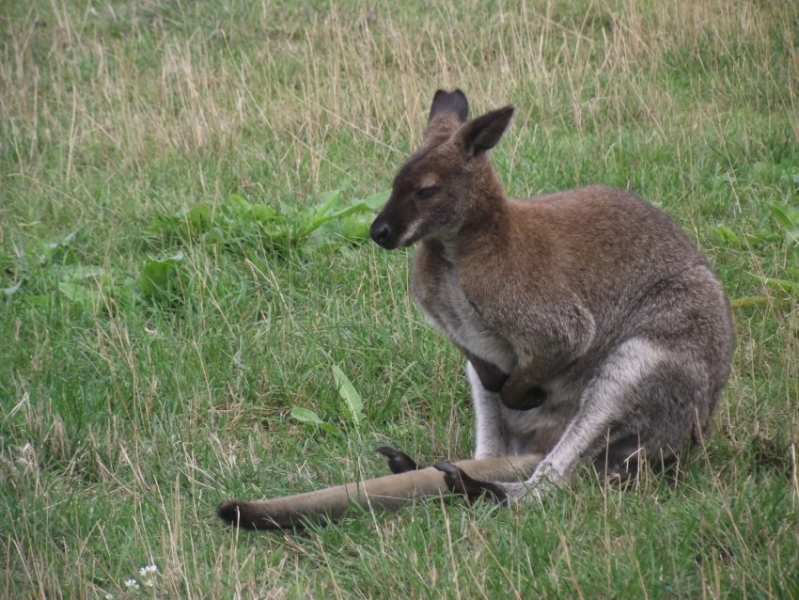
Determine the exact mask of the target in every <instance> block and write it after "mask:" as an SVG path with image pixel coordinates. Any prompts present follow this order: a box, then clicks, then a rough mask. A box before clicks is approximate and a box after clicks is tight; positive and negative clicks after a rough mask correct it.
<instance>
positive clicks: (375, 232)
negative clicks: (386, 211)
mask: <svg viewBox="0 0 799 600" xmlns="http://www.w3.org/2000/svg"><path fill="white" fill-rule="evenodd" d="M369 235H371V236H372V239H373V240H374V241H375V242H376V243H377V244H378V245H380V246H382V247H383V248H388V249H389V250H390V249H392V248H393V247H394V245H393V244H392V238H393V237H394V236H393V235H392V232H391V225H389V224H388V223H387V222H386V221H383V220H381V219H377V220H375V222H374V223H372V227H371V228H370V229H369Z"/></svg>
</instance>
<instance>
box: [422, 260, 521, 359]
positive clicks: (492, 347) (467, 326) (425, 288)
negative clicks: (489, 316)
mask: <svg viewBox="0 0 799 600" xmlns="http://www.w3.org/2000/svg"><path fill="white" fill-rule="evenodd" d="M436 263H437V264H436V265H435V266H436V268H435V269H434V270H432V271H431V269H430V268H429V267H428V269H427V270H425V271H422V269H421V268H420V267H418V266H417V267H415V268H414V274H413V279H412V291H413V295H414V298H415V299H416V301H417V303H418V304H419V306H420V307H421V308H422V310H423V311H424V313H425V316H426V317H427V319H428V321H430V323H431V324H432V325H433V326H434V327H435V328H436V329H438V330H439V331H441V332H442V333H443V334H444V335H445V336H447V337H448V338H449V339H450V340H452V341H453V342H454V343H456V344H457V345H459V346H461V347H463V348H465V349H466V350H468V351H469V352H471V353H472V354H474V355H475V356H478V357H480V358H482V359H483V360H485V361H487V362H489V363H491V364H494V365H496V366H497V367H499V368H500V369H502V370H503V371H505V372H506V373H510V372H511V371H512V370H513V368H514V367H515V366H516V362H517V356H516V352H515V351H514V349H513V347H512V346H511V344H510V342H509V341H508V340H506V339H504V338H503V337H501V336H500V335H498V334H497V333H496V328H495V327H492V326H491V325H490V324H489V323H487V322H486V321H485V319H484V318H483V317H482V315H481V314H480V312H479V310H478V308H477V307H475V306H474V305H473V304H472V303H471V302H470V301H469V299H468V298H467V297H466V294H465V293H464V291H463V288H462V287H461V285H460V281H459V277H458V273H457V270H456V269H455V268H454V267H453V266H452V265H450V264H448V263H446V262H445V261H443V260H439V261H436ZM428 265H429V263H428ZM420 271H422V272H420Z"/></svg>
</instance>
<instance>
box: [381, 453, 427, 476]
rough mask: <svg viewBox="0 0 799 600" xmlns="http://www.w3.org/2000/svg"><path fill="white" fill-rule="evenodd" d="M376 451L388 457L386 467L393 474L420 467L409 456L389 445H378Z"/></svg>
mask: <svg viewBox="0 0 799 600" xmlns="http://www.w3.org/2000/svg"><path fill="white" fill-rule="evenodd" d="M377 451H378V452H379V453H380V454H382V455H383V456H385V457H386V458H387V459H388V468H389V469H391V472H392V473H394V474H395V475H399V474H400V473H407V472H408V471H418V470H419V469H420V468H421V467H419V465H417V464H416V462H415V461H414V460H413V459H412V458H411V457H410V456H408V455H407V454H405V453H404V452H400V451H399V450H397V449H396V448H392V447H391V446H380V447H379V448H378V449H377Z"/></svg>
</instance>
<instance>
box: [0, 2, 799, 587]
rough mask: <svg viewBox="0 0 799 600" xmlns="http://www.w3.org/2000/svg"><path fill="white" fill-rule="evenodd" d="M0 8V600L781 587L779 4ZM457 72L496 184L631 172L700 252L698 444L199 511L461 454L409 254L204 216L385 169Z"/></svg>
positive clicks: (798, 401) (454, 403)
mask: <svg viewBox="0 0 799 600" xmlns="http://www.w3.org/2000/svg"><path fill="white" fill-rule="evenodd" d="M0 29H1V30H2V37H0V136H2V137H0V340H3V341H2V343H0V403H1V405H2V417H0V561H1V564H2V568H0V595H2V596H3V597H8V598H12V597H13V598H17V597H47V598H58V597H67V598H78V597H80V598H83V597H87V598H102V597H105V595H106V594H112V595H113V596H114V597H117V598H136V597H159V598H170V597H175V598H190V597H220V598H224V597H264V598H284V597H285V598H298V597H299V598H305V597H330V596H334V597H341V598H348V597H411V598H427V597H430V598H440V597H466V598H473V597H474V598H481V597H482V598H493V597H564V598H574V597H581V598H592V597H615V598H640V597H648V598H675V597H679V598H683V597H685V598H700V597H701V598H722V597H723V598H739V597H741V598H743V597H749V598H789V597H799V566H798V565H799V484H798V483H797V460H796V454H797V442H798V441H799V439H798V436H797V431H799V306H798V305H797V300H798V299H799V294H797V293H796V289H797V288H799V272H797V271H796V270H795V269H796V268H797V266H799V244H797V243H796V241H795V239H793V238H792V237H791V235H790V230H791V227H792V224H796V225H799V217H796V215H795V213H791V210H795V209H797V208H799V142H798V141H797V140H798V139H799V7H797V5H796V3H795V2H792V1H790V0H777V1H774V2H766V3H764V2H756V1H754V0H732V1H728V0H725V1H721V0H705V1H703V2H688V1H687V0H677V1H675V2H669V3H656V2H655V3H650V2H646V3H645V2H632V1H629V0H619V1H610V0H594V1H589V0H571V1H568V2H558V3H554V2H538V1H535V2H532V1H531V2H514V1H511V2H501V3H496V2H478V1H467V2H465V3H463V2H461V3H455V2H451V1H449V0H447V1H445V2H441V3H433V4H431V3H423V2H412V3H408V4H405V5H404V6H402V7H400V6H399V5H396V6H395V5H394V4H391V3H386V2H383V3H378V4H374V3H363V2H359V1H357V0H355V1H347V2H341V3H325V2H316V1H311V0H308V1H306V2H301V3H288V2H273V3H243V2H242V3H235V2H226V1H222V0H209V1H207V2H185V1H180V0H175V1H163V2H156V1H155V0H133V1H122V0H112V1H109V2H104V3H89V2H83V1H74V2H70V1H68V0H51V1H50V2H45V1H42V0H32V1H31V2H27V3H21V2H19V3H18V2H6V3H3V4H2V7H1V8H0ZM454 86H458V87H461V88H462V89H464V90H466V92H467V93H468V94H469V96H470V99H471V100H472V104H473V107H474V109H473V110H474V112H475V113H477V112H480V111H484V110H488V109H490V108H496V107H499V106H502V105H504V104H506V103H508V102H512V103H514V104H515V105H516V106H517V109H518V113H517V114H518V116H517V118H516V120H515V122H514V125H513V127H512V128H511V130H510V131H509V132H508V134H507V135H506V137H505V139H504V140H503V142H502V144H501V145H500V147H499V148H498V149H497V150H496V151H495V152H494V160H495V163H496V165H497V168H498V170H499V172H500V176H501V179H502V180H503V181H504V182H505V183H506V185H507V187H508V190H509V192H510V193H511V194H513V195H517V196H526V195H532V194H535V193H538V192H541V191H549V190H555V189H562V188H567V187H572V186H576V185H581V184H587V183H595V182H604V183H608V184H613V185H618V186H622V187H629V188H631V189H634V190H636V191H637V192H639V193H640V194H642V195H643V196H645V197H647V198H648V199H650V200H651V201H653V202H654V203H656V204H658V205H659V206H661V207H663V208H664V209H665V210H666V211H667V212H669V213H670V214H671V215H673V216H674V217H675V219H677V221H678V222H679V223H681V224H682V225H683V226H684V227H685V228H686V230H687V231H688V232H689V234H690V235H691V237H692V238H693V239H695V240H696V241H697V242H698V243H699V244H700V246H701V247H702V248H703V249H704V250H705V252H706V253H707V255H708V256H709V258H710V260H711V262H712V263H713V264H714V266H715V268H716V269H717V271H718V273H719V274H720V276H721V278H722V280H723V282H724V285H725V287H726V289H727V291H728V293H729V295H730V297H731V298H732V299H733V300H735V301H737V304H738V305H739V308H737V309H736V314H735V316H736V321H737V329H738V351H737V354H736V358H735V367H734V372H733V376H732V378H731V381H730V384H729V386H728V388H727V390H726V392H725V396H724V400H723V402H722V405H721V406H720V408H719V411H718V413H717V417H716V427H715V433H714V436H713V437H712V439H710V440H708V442H707V445H706V446H705V447H704V448H699V449H696V450H695V451H694V452H692V453H691V454H690V456H688V457H687V458H686V460H685V462H684V463H683V464H682V465H681V469H680V473H679V476H678V477H677V478H676V480H672V479H669V478H667V477H661V476H655V475H647V476H646V477H644V479H643V480H642V482H641V484H640V486H639V487H638V488H637V489H636V490H634V491H630V492H624V493H623V492H619V491H616V490H607V489H603V488H602V487H601V486H599V485H597V484H596V482H595V481H594V480H593V478H592V476H591V474H590V473H588V472H585V473H582V474H581V476H580V478H579V479H578V481H577V482H576V484H575V485H574V487H573V488H570V489H568V490H562V491H560V492H558V493H557V494H555V495H554V496H553V497H552V498H551V499H550V500H548V501H547V502H546V503H545V504H544V505H542V506H531V507H529V508H528V509H527V510H525V509H519V510H512V511H501V510H494V509H492V508H491V507H488V506H480V507H475V508H473V509H470V508H467V507H464V506H462V505H459V504H454V505H449V506H442V504H441V503H440V502H427V503H420V504H417V505H414V506H408V507H407V508H404V509H402V510H400V511H399V512H397V513H393V514H387V513H379V514H376V515H368V514H361V515H354V516H353V518H351V519H347V520H346V521H344V522H343V523H341V524H339V525H335V526H331V527H328V528H324V529H318V530H312V531H309V532H306V533H301V534H295V535H292V534H288V535H259V534H245V533H241V534H237V533H236V532H232V531H230V530H228V529H226V528H224V527H222V526H221V525H220V524H219V523H218V522H217V521H216V518H215V516H214V510H215V507H216V505H217V503H218V502H220V501H221V500H223V499H227V498H231V497H242V498H255V497H270V496H276V495H285V494H291V493H296V492H300V491H306V490H311V489H317V488H319V487H322V486H327V485H331V484H336V483H342V482H344V481H349V480H352V479H353V478H357V477H368V476H375V475H377V474H382V473H384V472H385V466H384V465H383V464H382V463H381V461H380V460H379V459H378V457H377V455H376V454H375V453H374V451H373V450H374V448H375V447H376V446H378V445H380V444H383V443H391V444H394V445H396V446H397V447H399V448H402V449H404V450H406V451H408V452H410V453H411V454H412V455H413V456H415V457H418V458H420V459H424V461H425V462H427V461H432V460H434V459H439V458H458V457H464V456H467V455H468V454H469V452H470V448H471V445H472V415H471V411H470V407H469V403H468V401H467V398H468V390H467V387H466V384H465V381H464V378H463V376H462V365H461V361H460V359H459V357H458V356H457V354H456V352H455V351H454V350H453V349H452V348H450V347H449V346H448V345H447V344H446V343H445V342H444V341H443V340H442V339H441V338H440V337H438V336H437V335H436V334H435V333H434V332H432V331H430V330H429V329H428V328H427V327H426V326H425V325H424V324H423V318H422V316H421V314H420V312H419V310H418V309H417V308H416V307H415V306H414V305H413V303H412V301H411V300H410V299H409V296H408V289H407V288H408V275H407V274H408V261H409V256H410V255H409V254H406V253H402V252H400V253H386V252H382V251H380V250H379V249H378V248H376V247H375V246H374V245H371V244H369V243H366V242H364V241H360V238H359V236H358V235H355V234H352V235H350V234H348V233H347V231H349V230H347V229H346V227H344V226H343V225H342V224H341V223H339V222H337V221H334V222H332V223H330V224H329V225H328V226H326V227H325V228H324V229H320V230H319V232H320V234H323V235H321V236H318V237H314V236H311V235H306V234H307V231H306V230H303V229H302V228H300V229H296V228H295V229H291V231H305V234H303V235H297V236H294V237H292V236H291V235H288V236H287V237H286V236H284V237H282V238H280V239H279V242H276V241H275V240H276V238H275V236H274V235H273V234H274V229H273V228H274V221H273V219H272V217H265V218H264V220H263V222H259V221H258V219H256V218H255V217H254V216H253V214H254V213H252V212H250V213H247V212H246V211H245V212H236V211H235V210H234V209H231V208H230V203H231V198H232V197H234V196H235V197H239V198H242V199H244V200H246V201H247V202H248V203H250V204H252V205H259V206H264V207H266V208H263V209H260V208H259V209H257V210H260V211H266V212H261V213H259V214H261V215H266V214H272V213H269V212H268V211H269V210H271V211H276V212H279V213H280V214H281V215H283V217H281V218H284V217H285V218H284V221H282V223H283V224H284V225H285V223H286V222H288V223H294V224H295V225H296V223H297V222H298V221H297V219H300V217H299V216H298V215H301V214H310V213H309V211H311V212H312V210H313V209H312V207H313V206H316V205H318V204H319V203H320V202H321V201H322V199H323V198H324V197H325V194H326V193H328V192H329V191H331V190H342V191H341V192H340V194H341V199H342V206H345V205H353V204H355V203H356V200H358V199H364V198H370V197H372V196H373V195H374V194H376V193H379V192H382V191H385V190H386V189H387V188H388V187H389V186H390V182H391V178H392V176H393V174H394V172H395V170H396V169H397V167H398V166H399V165H400V164H401V162H402V160H403V157H404V156H406V155H407V153H408V152H409V151H410V150H411V149H413V148H414V147H415V144H417V143H418V141H419V139H420V133H421V130H422V127H423V125H424V120H425V117H426V110H427V107H428V103H429V101H430V99H431V97H432V94H433V91H434V90H435V89H436V88H437V87H454ZM198 206H203V207H206V208H202V209H196V207H198ZM226 207H228V208H226ZM774 207H776V209H775V208H774ZM193 209H196V210H195V212H194V213H191V212H190V211H192V210H193ZM204 211H208V212H207V213H205V212H204ZM303 211H305V212H303ZM775 211H777V212H775ZM780 211H781V212H780ZM200 212H203V214H204V215H205V217H198V219H199V220H197V221H195V222H192V221H191V218H190V217H188V216H187V215H190V214H194V215H197V214H199V213H200ZM780 214H784V215H787V217H786V218H787V219H788V220H787V221H785V220H781V219H780V218H778V215H780ZM231 215H232V216H231ZM206 217H207V219H206V220H203V219H205V218H206ZM794 217H796V220H795V221H792V220H791V219H793V218H794ZM292 219H294V221H292ZM283 231H285V229H284V230H283ZM320 240H321V241H322V243H317V242H319V241H320ZM792 269H793V270H792ZM148 274H149V275H148ZM772 280H779V281H782V282H784V283H785V284H786V285H779V284H775V283H774V282H773V281H772ZM769 282H770V284H771V285H769ZM791 284H797V288H792V287H791ZM148 286H149V287H148ZM334 366H336V367H339V368H340V369H341V370H342V372H343V373H344V374H345V375H346V376H347V377H348V378H349V379H350V381H352V383H353V385H354V386H355V388H356V389H357V391H358V393H359V394H360V395H361V397H362V398H363V400H364V416H363V419H362V420H361V421H360V423H359V424H358V425H357V427H356V426H355V425H354V424H353V421H352V419H350V418H348V417H347V413H346V411H345V409H344V408H343V407H342V403H341V400H340V398H339V396H338V394H337V391H336V388H335V385H334V375H333V367H334ZM297 407H300V408H305V409H308V410H312V411H314V412H315V413H316V414H317V415H318V416H319V418H320V419H322V420H323V421H325V423H328V424H332V425H334V427H335V429H334V430H333V429H331V430H329V431H327V430H324V429H321V428H315V427H313V426H308V425H305V424H302V423H300V422H298V421H297V420H295V419H292V418H291V417H290V412H291V410H292V409H294V408H297ZM149 564H155V565H156V566H157V567H158V573H157V574H156V575H155V576H153V577H152V581H153V584H154V586H153V587H152V588H149V587H146V586H145V585H144V582H145V579H146V577H143V576H142V575H140V574H139V569H140V568H142V567H144V566H145V565H149ZM130 578H134V579H137V580H138V582H139V585H140V589H139V590H138V591H137V590H135V589H133V588H132V587H127V586H126V585H125V581H126V580H127V579H130Z"/></svg>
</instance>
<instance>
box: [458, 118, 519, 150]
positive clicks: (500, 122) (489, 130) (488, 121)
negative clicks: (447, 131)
mask: <svg viewBox="0 0 799 600" xmlns="http://www.w3.org/2000/svg"><path fill="white" fill-rule="evenodd" d="M513 110H514V109H513V106H506V107H504V108H500V109H497V110H492V111H491V112H489V113H486V114H484V115H483V116H482V117H477V118H476V119H474V120H472V121H469V122H468V123H466V124H465V125H464V126H463V127H461V130H460V131H459V132H458V135H459V136H460V138H461V142H462V143H463V146H464V148H465V149H466V151H467V152H468V153H469V154H470V155H471V156H477V155H478V154H482V153H483V152H486V151H488V150H491V148H493V147H494V146H496V145H497V143H498V142H499V140H500V138H502V134H503V133H505V130H506V129H507V128H508V125H509V124H510V118H511V117H512V116H513Z"/></svg>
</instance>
